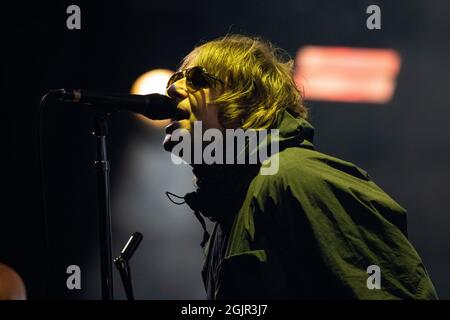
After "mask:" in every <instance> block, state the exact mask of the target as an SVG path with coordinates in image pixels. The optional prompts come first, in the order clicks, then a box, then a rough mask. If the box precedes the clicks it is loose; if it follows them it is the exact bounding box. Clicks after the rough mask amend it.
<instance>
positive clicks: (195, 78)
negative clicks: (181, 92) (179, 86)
mask: <svg viewBox="0 0 450 320" xmlns="http://www.w3.org/2000/svg"><path fill="white" fill-rule="evenodd" d="M185 77H186V84H187V87H188V90H189V91H191V92H195V91H198V90H200V89H203V88H210V87H212V86H213V85H214V81H218V82H220V83H222V84H223V82H222V81H221V80H220V79H218V78H216V77H213V76H212V75H210V74H209V73H208V72H207V71H206V69H205V68H203V67H199V66H197V67H192V68H187V69H186V70H183V71H178V72H175V73H174V74H173V75H172V76H171V77H170V78H169V81H167V86H166V89H168V88H169V87H170V86H171V85H172V84H173V83H174V82H177V81H178V80H180V79H183V78H185Z"/></svg>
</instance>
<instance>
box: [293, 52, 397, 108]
mask: <svg viewBox="0 0 450 320" xmlns="http://www.w3.org/2000/svg"><path fill="white" fill-rule="evenodd" d="M295 62H296V69H295V75H294V79H295V82H296V84H297V86H298V87H299V88H300V89H301V90H302V91H303V92H304V95H305V99H307V100H325V101H342V102H371V103H386V102H389V100H390V99H391V98H392V96H393V94H394V90H395V84H396V77H397V75H398V72H399V70H400V65H401V58H400V55H399V54H398V52H397V51H395V50H392V49H365V48H346V47H318V46H306V47H303V48H301V49H300V50H299V51H298V53H297V57H296V60H295Z"/></svg>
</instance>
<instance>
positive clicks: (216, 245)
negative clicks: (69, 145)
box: [163, 35, 437, 299]
mask: <svg viewBox="0 0 450 320" xmlns="http://www.w3.org/2000/svg"><path fill="white" fill-rule="evenodd" d="M292 66H293V63H292V60H290V59H289V58H286V57H283V56H282V55H281V50H280V49H278V48H276V47H274V46H273V45H271V44H270V43H268V42H265V41H262V40H260V39H257V38H250V37H246V36H240V35H228V36H225V37H223V38H220V39H216V40H213V41H210V42H207V43H204V44H203V45H200V46H198V47H196V48H195V49H194V50H193V51H192V52H191V53H189V54H188V55H187V56H186V57H185V58H184V60H183V61H182V63H181V66H180V68H179V71H178V72H177V73H175V74H174V75H173V76H172V77H171V79H170V80H169V82H168V84H167V94H168V95H169V96H170V97H172V98H173V99H175V100H176V101H177V103H178V108H180V109H183V110H184V111H187V112H189V114H190V118H189V119H185V120H181V121H174V122H172V123H171V124H170V125H169V126H168V127H167V128H166V133H167V135H166V138H165V140H164V143H163V145H164V148H165V149H166V150H168V151H173V150H174V149H175V147H176V146H177V144H178V143H180V141H179V140H180V139H178V138H177V139H174V133H175V132H176V131H177V130H181V129H183V130H184V132H188V133H190V134H191V142H192V141H196V139H197V140H198V139H201V137H199V136H198V132H197V133H195V132H196V131H195V130H194V127H195V124H198V123H201V124H202V129H201V130H202V131H201V132H200V133H204V132H205V131H207V130H209V129H216V131H217V130H219V131H220V132H223V133H224V135H225V131H226V130H227V129H242V130H253V131H262V130H269V129H278V131H277V132H278V134H277V135H276V137H275V136H269V138H270V139H269V140H271V141H272V142H274V141H275V142H276V143H277V146H278V148H277V149H278V150H277V152H276V153H275V154H272V155H271V157H270V158H269V159H266V160H265V162H267V161H269V162H270V161H273V160H274V157H276V162H277V170H276V171H274V172H273V174H261V170H262V166H264V163H265V162H264V161H258V162H257V164H248V163H247V164H238V163H231V164H230V163H228V162H226V161H218V162H217V163H213V164H211V163H206V162H201V163H198V161H197V162H196V161H193V159H192V156H189V157H186V154H185V155H184V158H185V160H186V158H187V161H190V163H191V164H192V167H193V173H194V175H195V178H196V186H197V189H196V191H195V192H192V193H189V194H187V195H186V196H185V197H184V199H185V201H186V203H187V204H188V205H189V206H190V207H191V208H192V209H193V210H194V211H195V213H196V215H197V217H198V218H199V220H200V221H201V222H202V223H203V227H204V229H205V238H204V243H206V245H205V246H204V250H205V254H206V258H205V263H204V268H203V270H202V275H203V279H204V283H205V287H206V291H207V298H208V299H437V294H436V292H435V289H434V286H433V284H432V282H431V280H430V278H429V276H428V274H427V271H426V269H425V267H424V265H423V264H422V261H421V258H420V257H419V255H418V254H417V252H416V250H415V249H414V248H413V246H412V245H411V243H410V242H409V241H408V239H407V230H406V210H405V209H404V208H402V207H401V206H400V205H399V204H398V203H396V202H395V201H394V200H393V199H392V198H391V197H389V195H387V194H386V193H385V192H384V191H383V190H381V189H380V187H378V186H377V185H376V184H375V183H374V182H373V181H372V179H371V178H370V177H369V175H368V174H367V172H365V171H364V170H362V169H360V168H359V167H357V166H355V165H354V164H352V163H350V162H347V161H343V160H340V159H337V158H334V157H331V156H328V155H325V154H323V153H320V152H318V151H317V150H316V149H315V148H314V145H313V136H314V128H313V127H312V126H311V124H310V123H309V122H308V121H307V118H308V110H307V108H306V107H305V106H304V104H303V99H302V95H301V93H300V92H299V91H298V89H297V88H296V85H295V83H294V81H293V78H292ZM271 132H272V131H271ZM224 139H225V138H224ZM225 140H226V139H225ZM211 143H212V142H211ZM207 145H208V143H206V142H203V140H202V147H203V148H206V147H207ZM249 145H250V144H246V145H245V148H244V150H243V151H244V152H245V153H247V154H250V153H252V152H254V151H255V150H254V148H253V147H250V146H249ZM263 145H264V146H266V145H267V141H265V142H264V141H263V142H261V141H258V144H257V145H256V149H258V148H261V147H262V146H263ZM227 146H228V144H227ZM231 151H232V150H230V149H229V148H228V147H227V148H225V147H224V150H223V154H224V156H223V158H226V155H227V153H229V152H231ZM239 151H242V150H237V151H236V154H238V153H239ZM233 157H235V156H234V155H233ZM202 216H204V217H208V218H209V219H210V220H212V221H215V226H214V231H213V233H212V235H211V237H210V238H209V240H208V237H207V234H206V227H205V224H204V220H203V218H202ZM206 240H208V241H207V242H206Z"/></svg>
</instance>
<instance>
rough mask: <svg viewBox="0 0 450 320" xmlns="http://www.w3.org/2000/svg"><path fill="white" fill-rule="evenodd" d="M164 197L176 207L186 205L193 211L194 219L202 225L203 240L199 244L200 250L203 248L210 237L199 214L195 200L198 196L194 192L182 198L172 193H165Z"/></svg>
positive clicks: (196, 200)
mask: <svg viewBox="0 0 450 320" xmlns="http://www.w3.org/2000/svg"><path fill="white" fill-rule="evenodd" d="M166 196H167V198H168V199H169V200H170V202H172V203H174V204H176V205H182V204H184V203H186V204H187V205H188V206H189V207H190V208H191V209H192V210H194V214H195V217H196V218H197V219H198V221H199V222H200V224H201V225H202V228H203V240H202V243H200V246H201V247H202V248H204V247H205V244H206V242H207V241H208V240H209V237H210V236H209V233H208V230H207V229H206V223H205V219H204V218H203V217H202V215H201V214H200V211H199V209H198V207H199V203H198V199H197V196H198V195H197V193H196V192H195V191H194V192H190V193H187V194H186V195H185V196H184V197H181V196H178V195H176V194H174V193H172V192H169V191H166ZM172 197H173V198H176V199H179V200H183V201H175V200H173V199H172Z"/></svg>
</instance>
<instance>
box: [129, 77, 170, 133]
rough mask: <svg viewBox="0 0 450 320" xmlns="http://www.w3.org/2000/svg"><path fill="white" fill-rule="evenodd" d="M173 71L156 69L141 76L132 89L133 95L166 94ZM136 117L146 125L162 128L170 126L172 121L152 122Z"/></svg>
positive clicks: (142, 117)
mask: <svg viewBox="0 0 450 320" xmlns="http://www.w3.org/2000/svg"><path fill="white" fill-rule="evenodd" d="M172 74H173V71H171V70H167V69H155V70H151V71H148V72H146V73H144V74H143V75H141V76H140V77H139V78H137V79H136V81H135V82H134V83H133V86H132V87H131V93H132V94H150V93H159V94H166V84H167V81H168V80H169V78H170V76H171V75H172ZM136 117H137V118H138V119H140V120H142V121H144V122H145V123H147V124H149V125H151V126H153V127H157V128H161V127H165V126H167V125H168V124H169V122H170V120H151V119H148V118H146V117H144V116H142V115H136Z"/></svg>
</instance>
